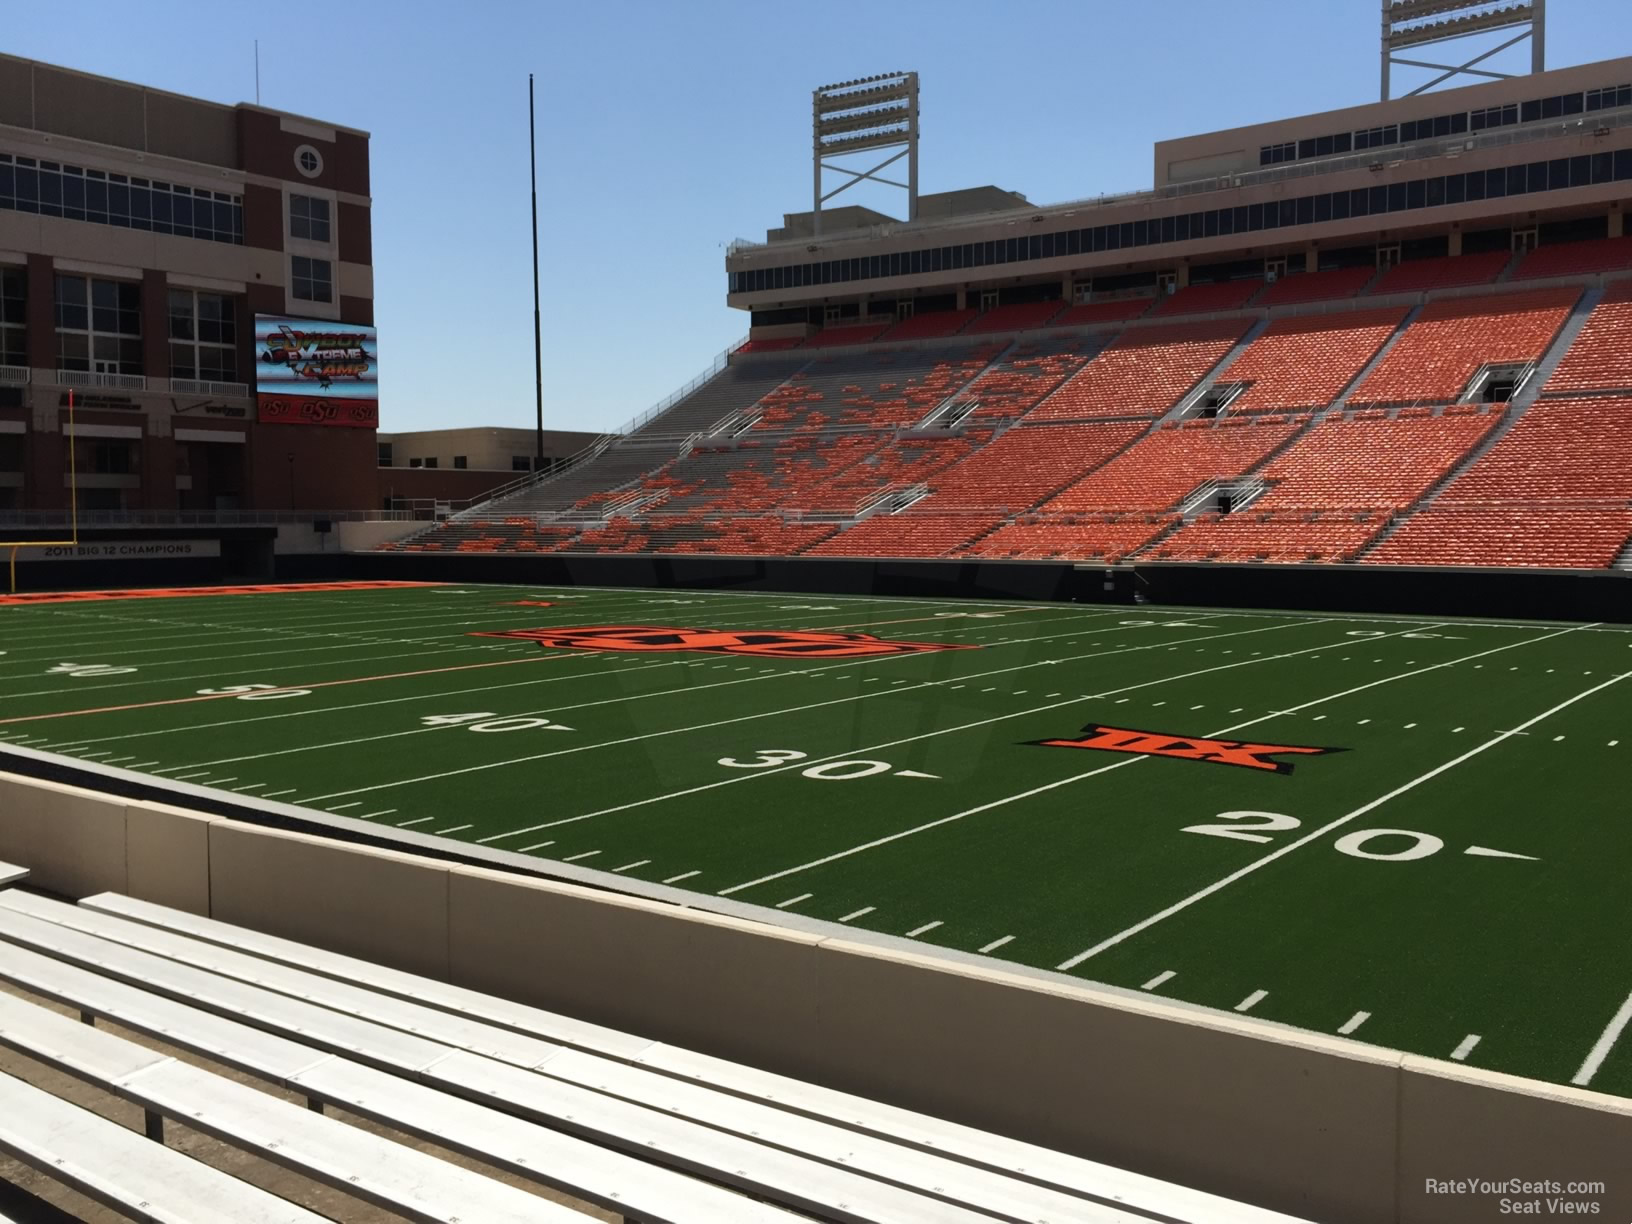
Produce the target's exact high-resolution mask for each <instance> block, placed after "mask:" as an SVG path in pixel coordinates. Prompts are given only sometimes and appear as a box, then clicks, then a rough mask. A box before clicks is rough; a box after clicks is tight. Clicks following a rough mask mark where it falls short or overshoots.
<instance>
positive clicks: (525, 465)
mask: <svg viewBox="0 0 1632 1224" xmlns="http://www.w3.org/2000/svg"><path fill="white" fill-rule="evenodd" d="M510 470H511V471H512V472H530V471H532V470H533V461H532V460H531V459H529V458H528V457H527V456H526V455H511V456H510Z"/></svg>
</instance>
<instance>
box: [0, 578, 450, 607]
mask: <svg viewBox="0 0 1632 1224" xmlns="http://www.w3.org/2000/svg"><path fill="white" fill-rule="evenodd" d="M446 585H447V584H446V583H442V582H278V583H266V584H264V585H255V586H218V587H154V588H151V589H149V590H135V591H41V592H39V593H38V594H32V595H0V606H4V605H6V604H50V603H90V602H95V601H98V600H104V599H182V598H185V597H186V596H189V595H275V594H277V593H279V592H301V591H383V590H387V589H391V588H395V587H433V586H446Z"/></svg>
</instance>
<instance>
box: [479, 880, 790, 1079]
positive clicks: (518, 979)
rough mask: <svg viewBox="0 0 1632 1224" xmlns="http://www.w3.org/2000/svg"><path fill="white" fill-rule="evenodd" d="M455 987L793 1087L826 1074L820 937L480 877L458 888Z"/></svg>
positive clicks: (576, 889) (573, 888)
mask: <svg viewBox="0 0 1632 1224" xmlns="http://www.w3.org/2000/svg"><path fill="white" fill-rule="evenodd" d="M449 884H450V889H451V892H450V897H449V911H450V915H451V918H452V928H451V932H450V945H451V949H452V952H451V956H452V964H453V980H454V981H455V982H457V983H458V984H459V985H461V986H469V987H472V988H474V989H476V990H485V991H488V992H490V993H493V994H500V995H504V996H505V997H507V998H512V999H517V1000H520V1001H522V1002H526V1003H532V1004H536V1005H538V1006H541V1007H550V1008H553V1009H556V1010H559V1011H562V1012H565V1013H567V1014H569V1015H572V1016H576V1017H577V1018H579V1019H582V1020H590V1021H594V1022H597V1023H601V1024H609V1025H613V1026H615V1027H618V1028H623V1029H626V1030H628V1031H630V1032H634V1033H639V1034H640V1035H641V1036H643V1037H651V1038H653V1039H655V1040H661V1041H668V1042H671V1043H673V1044H675V1045H684V1046H688V1047H690V1048H692V1049H698V1050H703V1051H705V1052H707V1053H711V1054H718V1055H720V1056H722V1057H727V1058H734V1059H737V1060H738V1061H741V1062H747V1063H752V1064H754V1065H756V1066H764V1067H768V1068H771V1069H774V1070H776V1071H780V1072H782V1073H784V1074H788V1075H798V1076H807V1077H808V1076H813V1075H815V1074H816V1073H817V1072H818V1070H819V1066H818V1059H817V1050H818V1046H819V1041H820V1020H821V1005H820V999H819V997H818V982H817V977H816V950H817V947H818V946H819V945H820V943H821V942H822V941H821V937H820V936H817V935H807V934H802V933H800V932H797V931H786V930H782V929H779V928H777V927H773V926H769V925H766V924H763V923H757V922H748V921H744V920H742V919H739V918H729V917H724V916H721V915H716V914H704V913H699V912H698V911H696V910H688V909H683V908H681V907H679V906H675V905H668V904H664V903H661V902H656V901H644V900H640V899H637V898H632V897H619V896H609V895H607V894H606V893H603V892H599V891H597V890H595V889H589V888H583V887H580V886H577V885H573V884H564V883H557V882H554V881H538V880H522V881H517V879H516V877H514V876H507V875H505V874H503V873H500V872H493V871H486V870H483V869H481V868H467V867H456V868H454V870H453V872H452V874H451V875H450V877H449Z"/></svg>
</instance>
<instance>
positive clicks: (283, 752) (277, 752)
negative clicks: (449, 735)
mask: <svg viewBox="0 0 1632 1224" xmlns="http://www.w3.org/2000/svg"><path fill="white" fill-rule="evenodd" d="M1102 615H1105V614H1104V613H1098V612H1091V613H1083V614H1082V615H1081V616H1080V617H1062V618H1057V619H1056V621H1055V623H1056V624H1057V623H1059V622H1060V621H1061V620H1070V619H1091V618H1093V617H1095V616H1102ZM726 627H729V626H726ZM809 627H811V628H817V629H819V628H821V626H809ZM1135 627H1136V626H1135ZM1130 628H1132V627H1130ZM1109 632H1117V630H1110V631H1109ZM1241 632H1247V633H1252V632H1259V631H1258V630H1242V631H1241ZM1076 636H1079V631H1078V630H1076V629H1073V630H1072V631H1071V632H1069V633H1063V634H1052V635H1044V636H1039V637H1020V638H1009V639H1004V640H1000V641H997V642H991V643H988V644H987V645H988V646H989V647H995V646H1013V645H1025V644H1026V643H1029V642H1039V641H1052V640H1055V639H1056V638H1062V637H1065V638H1069V637H1076ZM1113 653H1114V652H1113ZM597 657H598V658H599V659H600V660H603V661H604V660H610V659H611V658H612V656H610V655H601V656H597ZM916 657H917V656H915V655H908V654H902V655H885V656H879V657H875V658H871V659H851V660H848V661H846V662H843V663H831V664H828V665H827V666H826V667H818V668H805V669H799V670H797V671H795V670H790V671H777V672H775V673H774V674H772V675H768V676H747V677H743V678H742V679H736V680H720V681H716V682H715V683H713V684H701V685H681V686H677V687H675V688H671V689H664V690H661V691H659V692H654V693H646V694H642V696H641V700H647V699H649V698H652V697H661V696H669V695H678V694H686V693H696V692H701V691H702V690H704V689H710V688H723V687H726V686H729V685H734V684H754V683H759V682H762V681H766V680H776V679H780V678H783V677H787V676H795V675H800V674H810V673H813V672H826V671H834V670H837V669H840V668H848V667H859V666H863V665H865V664H868V663H886V662H894V661H899V660H903V659H911V658H916ZM560 658H561V661H563V662H565V661H570V660H571V659H572V658H573V656H567V655H563V656H560ZM684 665H685V664H684V663H683V662H682V661H679V660H675V661H670V662H664V663H647V664H642V665H639V666H635V667H632V668H628V669H627V670H630V671H649V670H651V669H653V668H660V667H679V666H684ZM724 666H725V665H724V664H717V665H716V667H724ZM604 673H605V668H604V667H595V668H592V669H591V670H589V671H582V672H571V673H569V674H567V675H564V676H563V675H551V676H543V677H539V678H538V679H534V680H518V681H511V682H509V683H506V684H489V685H478V686H475V687H472V688H465V689H454V690H452V691H451V692H445V693H430V694H426V693H416V694H414V695H412V696H408V697H387V698H382V699H380V700H377V701H364V702H354V703H352V704H350V705H343V706H329V707H317V708H313V709H309V710H290V711H286V712H281V713H278V714H266V715H261V716H259V717H257V718H239V719H225V720H222V721H220V722H214V723H195V724H191V725H184V726H178V727H170V728H164V729H161V730H154V731H138V732H134V733H131V734H129V735H113V736H106V737H102V738H91V739H80V740H67V741H64V743H65V744H98V743H106V742H109V741H115V742H120V743H123V742H125V741H127V740H132V739H139V738H142V737H143V736H149V735H173V734H176V733H178V732H196V731H202V730H205V729H208V728H212V727H241V726H245V725H246V724H249V723H255V722H265V721H268V720H270V719H275V718H295V717H300V716H302V715H311V714H333V713H339V712H342V711H346V710H361V709H371V708H374V707H377V706H383V705H395V704H399V703H401V702H407V701H411V702H417V703H420V704H424V703H425V702H426V701H429V700H439V699H441V698H444V697H452V696H459V695H463V694H466V693H481V694H487V693H491V692H494V691H497V690H499V689H507V688H527V687H531V686H533V685H540V684H555V683H560V682H562V681H567V680H580V679H590V680H598V679H600V678H601V676H602V675H604ZM994 674H995V673H994ZM908 691H909V692H910V691H911V690H908ZM629 700H630V699H629V697H628V696H627V695H624V696H618V697H611V698H604V699H601V700H597V701H588V702H579V703H577V704H575V705H567V706H561V705H556V706H551V707H550V708H549V709H547V710H527V711H521V712H519V713H518V714H514V715H507V717H526V716H527V715H529V714H557V713H564V712H565V711H567V710H581V709H588V708H591V707H594V706H603V705H621V704H627V703H628V701H629ZM840 700H843V699H840ZM440 730H444V728H441V727H413V728H409V729H408V730H405V731H392V732H386V733H384V734H381V735H368V736H361V737H358V738H355V739H349V740H327V741H324V742H322V743H314V744H302V745H300V746H298V747H294V748H281V749H273V750H269V751H267V752H260V753H250V754H247V755H242V756H235V757H220V758H218V759H216V760H213V761H197V762H194V763H193V764H195V765H225V764H227V763H229V762H236V761H258V760H262V759H264V758H267V757H274V756H287V755H290V754H292V753H293V754H298V753H305V752H316V751H320V750H323V749H327V748H343V747H349V746H351V745H354V744H366V743H373V742H375V741H378V740H388V739H396V738H399V737H401V736H405V735H422V734H426V733H428V732H431V731H440ZM502 763H503V762H500V764H502ZM174 768H176V769H187V768H189V766H187V765H177V766H175V767H174Z"/></svg>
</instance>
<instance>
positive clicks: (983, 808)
mask: <svg viewBox="0 0 1632 1224" xmlns="http://www.w3.org/2000/svg"><path fill="white" fill-rule="evenodd" d="M1400 632H1402V633H1409V632H1413V630H1408V629H1402V630H1401V631H1400ZM1536 640H1539V639H1536ZM1326 649H1330V646H1329V644H1328V645H1326V646H1310V647H1308V648H1306V649H1304V650H1289V651H1287V652H1285V653H1284V654H1278V655H1265V656H1263V657H1262V658H1259V659H1250V660H1246V661H1242V662H1236V663H1224V664H1220V665H1219V666H1217V667H1207V668H1203V669H1201V670H1200V671H1194V672H1185V673H1183V674H1181V675H1177V676H1166V677H1163V678H1161V679H1157V680H1146V681H1142V682H1141V683H1139V684H1134V685H1129V686H1127V688H1120V689H1111V690H1109V691H1108V692H1104V693H1094V694H1088V695H1086V696H1092V697H1098V698H1103V697H1110V696H1113V695H1115V694H1116V693H1121V692H1126V691H1127V689H1128V688H1148V687H1149V686H1150V685H1153V684H1167V683H1170V682H1172V681H1175V680H1187V679H1190V678H1192V677H1194V676H1204V675H1206V674H1208V673H1209V672H1217V671H1226V670H1229V669H1230V668H1234V667H1245V666H1249V665H1251V664H1253V663H1272V662H1275V661H1276V660H1278V659H1289V658H1293V657H1294V656H1297V655H1302V654H1308V653H1309V652H1310V651H1313V650H1326ZM1503 649H1505V647H1504V648H1503ZM1448 665H1449V664H1436V665H1435V666H1439V667H1444V666H1448ZM1431 670H1433V668H1423V669H1421V671H1431ZM1418 674H1420V672H1406V673H1402V674H1401V675H1398V676H1393V677H1389V678H1388V679H1391V680H1402V679H1405V678H1406V677H1408V676H1413V675H1418ZM1387 682H1388V680H1373V681H1371V682H1369V683H1367V684H1362V685H1359V686H1358V687H1356V688H1352V689H1346V690H1344V691H1343V692H1341V693H1329V694H1327V695H1326V696H1324V697H1317V698H1315V700H1313V701H1309V702H1305V703H1304V704H1303V705H1301V706H1294V707H1293V710H1294V711H1295V710H1302V709H1307V708H1308V707H1309V706H1313V705H1319V704H1320V703H1321V702H1324V701H1335V700H1337V699H1339V698H1341V697H1346V696H1349V695H1350V694H1351V693H1357V692H1359V691H1361V689H1368V688H1372V687H1374V686H1375V685H1378V684H1385V683H1387ZM1060 704H1061V705H1070V704H1073V702H1061V703H1060ZM1053 708H1054V707H1053V706H1042V707H1040V709H1042V710H1048V709H1053ZM1037 712H1038V711H1037V710H1023V711H1021V712H1020V713H1021V714H1034V713H1037ZM1290 712H1292V711H1283V713H1290ZM1003 717H1004V716H1002V715H999V716H998V717H997V718H989V719H984V720H982V721H981V722H978V723H966V724H964V727H963V728H961V729H967V728H969V727H975V726H984V725H986V724H987V723H991V722H998V721H1001V719H1002V718H1003ZM1009 717H1014V716H1013V715H1010V716H1009ZM1274 717H1276V715H1274V714H1265V715H1263V716H1262V717H1260V718H1255V719H1252V720H1251V721H1249V722H1244V723H1240V724H1238V725H1237V726H1236V727H1224V728H1222V729H1220V730H1218V731H1210V732H1208V734H1209V735H1222V734H1224V733H1225V732H1227V731H1235V730H1239V729H1240V728H1242V727H1250V726H1252V725H1253V724H1254V723H1260V722H1264V721H1266V720H1267V719H1270V718H1274ZM939 734H943V732H926V733H925V734H923V735H918V736H912V737H910V738H909V739H907V740H896V741H893V742H891V743H887V744H873V745H870V746H869V747H866V748H860V749H853V750H852V751H853V752H858V753H859V752H874V751H877V750H879V749H882V748H893V747H895V746H896V745H897V744H900V743H910V742H911V741H912V740H916V739H926V738H928V737H929V736H931V735H939ZM1146 759H1148V758H1146V757H1142V756H1129V757H1126V758H1124V759H1122V760H1119V761H1112V762H1111V763H1110V764H1108V765H1100V766H1097V767H1096V768H1094V769H1090V770H1087V771H1086V772H1084V773H1080V774H1073V775H1072V776H1071V777H1068V778H1060V779H1058V780H1056V781H1053V782H1045V783H1043V784H1042V785H1041V786H1034V787H1032V788H1031V789H1030V790H1027V791H1021V792H1020V793H1019V794H1014V795H1005V796H1004V797H1002V798H1001V799H993V800H991V801H990V802H988V803H983V804H980V805H979V806H978V807H972V808H967V809H965V810H964V811H961V812H954V813H953V814H952V815H950V816H942V817H940V818H939V819H937V820H931V821H927V822H926V823H924V824H921V825H914V826H913V827H912V828H910V829H902V830H900V831H899V832H896V833H890V834H887V835H886V836H884V837H879V838H875V839H874V840H872V841H870V842H863V843H862V844H861V845H858V846H851V847H850V848H849V849H847V850H840V851H838V852H836V853H834V854H829V855H826V856H824V857H822V858H819V859H812V860H811V861H810V862H808V863H801V864H799V865H798V866H796V867H788V868H785V869H784V870H782V871H776V872H772V873H771V874H770V875H765V876H760V877H759V878H758V879H755V880H748V881H746V882H745V883H742V884H736V885H733V886H732V887H730V888H726V889H722V890H720V893H719V895H720V896H722V897H724V896H729V895H731V894H732V893H736V892H741V891H742V890H743V889H745V888H753V887H754V886H755V885H758V884H766V883H769V882H770V881H772V880H779V879H781V878H783V877H784V876H790V875H794V874H796V873H797V872H801V871H808V870H810V869H811V868H813V867H822V866H825V865H826V864H828V863H832V862H836V861H837V860H839V859H843V858H849V857H850V856H851V855H854V854H861V853H863V852H864V851H867V850H873V849H876V848H877V847H879V846H884V845H888V844H889V843H891V842H895V841H900V840H901V839H902V838H905V837H913V836H915V835H916V834H919V833H923V832H927V831H928V830H930V829H936V828H939V827H941V826H942V825H946V824H951V823H953V822H954V821H959V820H963V819H965V818H967V817H969V816H978V815H980V814H981V813H982V812H989V811H991V810H993V809H994V808H1000V807H1004V806H1006V805H1008V804H1010V803H1016V802H1018V801H1019V800H1021V799H1030V798H1032V797H1034V796H1036V795H1041V794H1045V793H1046V792H1048V791H1051V790H1057V789H1058V788H1060V787H1062V786H1070V785H1071V784H1072V783H1074V782H1081V781H1084V780H1085V779H1088V778H1094V777H1098V776H1099V775H1100V774H1105V773H1110V772H1111V771H1112V770H1113V769H1125V768H1127V767H1128V766H1129V765H1136V764H1138V763H1139V762H1140V761H1143V760H1146ZM810 763H811V762H809V761H799V762H796V763H795V765H792V766H785V767H783V768H797V767H798V766H800V765H804V766H807V767H808V766H809V765H810ZM778 772H781V771H780V770H777V769H769V770H763V771H761V772H760V774H759V775H757V776H760V777H763V776H765V775H766V774H771V773H778ZM737 780H738V779H730V781H737ZM711 785H715V786H717V785H720V783H712V784H711Z"/></svg>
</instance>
